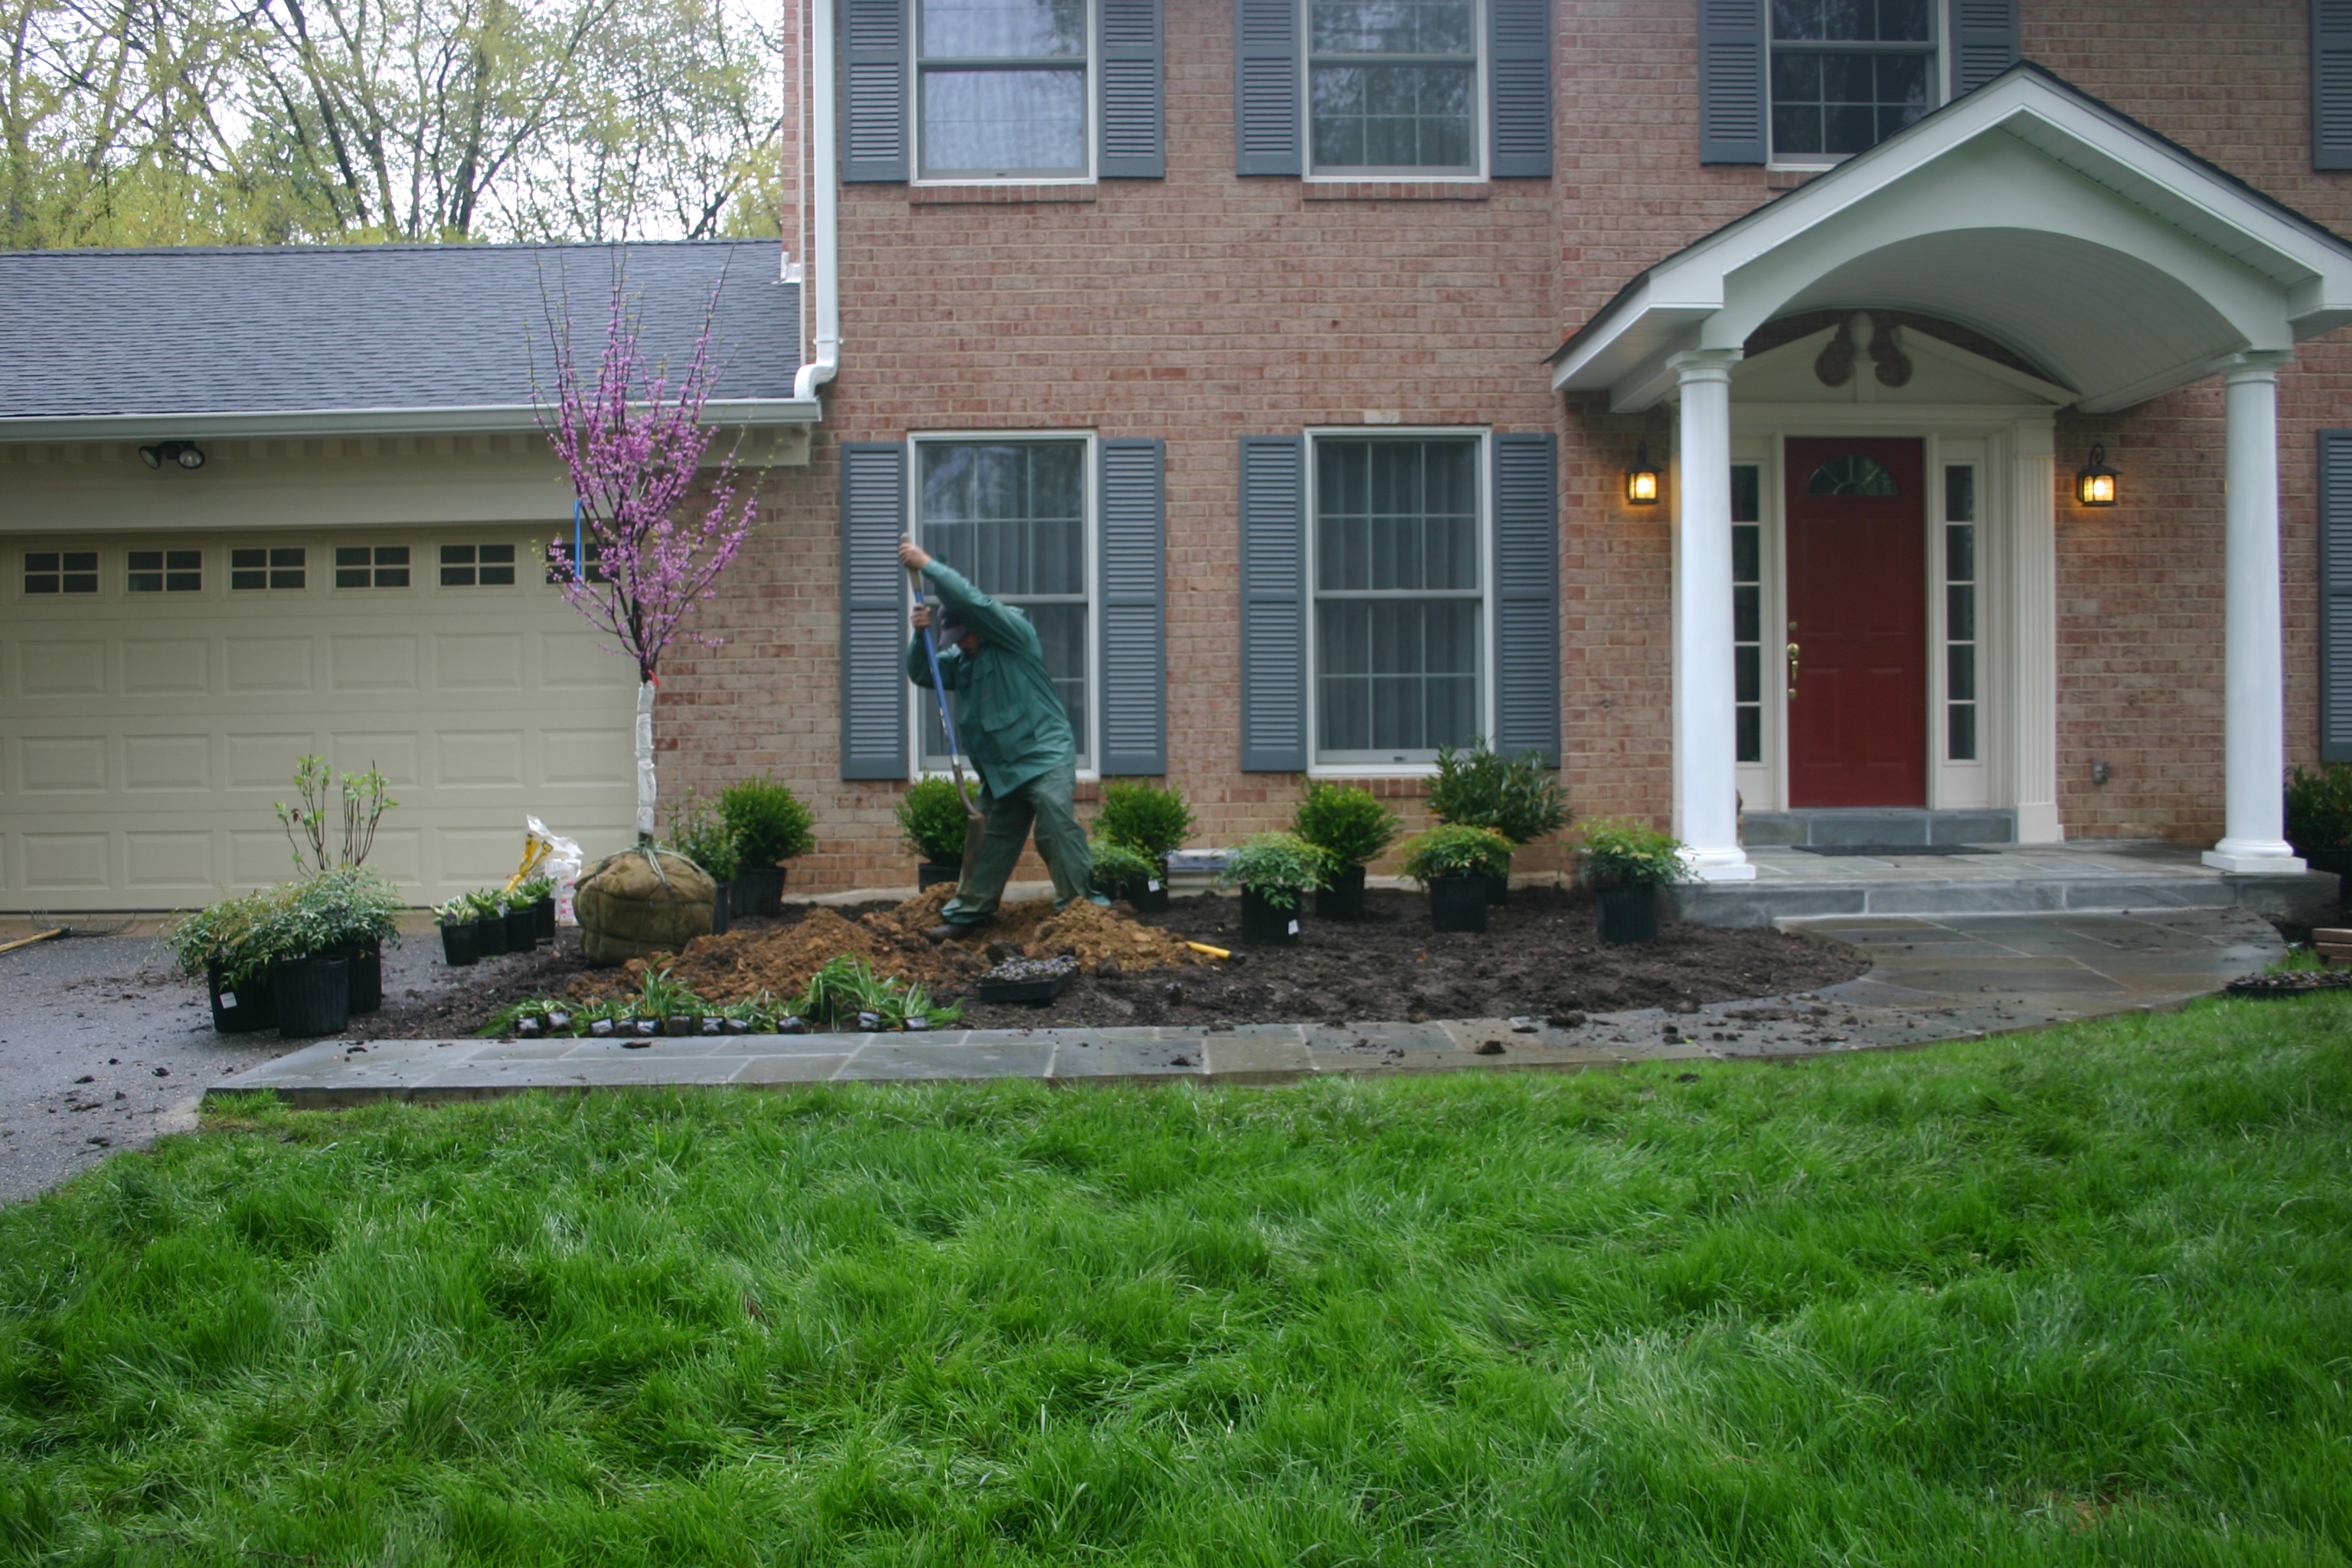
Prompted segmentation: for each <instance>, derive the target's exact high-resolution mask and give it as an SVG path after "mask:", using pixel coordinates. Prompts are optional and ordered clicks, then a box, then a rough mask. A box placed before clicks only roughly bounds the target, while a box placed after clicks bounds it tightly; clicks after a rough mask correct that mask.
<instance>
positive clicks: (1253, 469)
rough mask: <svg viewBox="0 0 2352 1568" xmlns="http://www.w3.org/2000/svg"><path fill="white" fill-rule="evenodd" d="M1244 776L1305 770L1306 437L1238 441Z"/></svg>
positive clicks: (1268, 437)
mask: <svg viewBox="0 0 2352 1568" xmlns="http://www.w3.org/2000/svg"><path fill="white" fill-rule="evenodd" d="M1241 513H1242V540H1241V544H1242V772H1244V773H1300V772H1303V771H1305V769H1306V767H1307V438H1306V437H1303V436H1244V437H1242V504H1241Z"/></svg>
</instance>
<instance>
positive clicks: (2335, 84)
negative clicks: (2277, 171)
mask: <svg viewBox="0 0 2352 1568" xmlns="http://www.w3.org/2000/svg"><path fill="white" fill-rule="evenodd" d="M2311 166H2312V167H2313V168H2315V169H2352V0H2311Z"/></svg>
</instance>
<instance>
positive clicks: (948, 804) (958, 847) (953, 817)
mask: <svg viewBox="0 0 2352 1568" xmlns="http://www.w3.org/2000/svg"><path fill="white" fill-rule="evenodd" d="M898 828H899V831H900V832H901V833H902V834H903V835H904V836H905V837H906V840H907V847H908V848H910V849H912V850H913V851H914V852H915V853H916V854H918V855H919V856H921V857H922V858H923V863H922V864H921V865H920V866H919V867H917V868H916V870H915V886H916V887H917V888H919V889H920V888H932V887H937V886H938V885H939V884H940V883H941V882H952V881H954V880H955V879H957V878H959V877H961V876H962V875H963V840H964V835H965V834H966V833H967V832H968V831H970V829H971V817H970V816H968V815H967V814H966V813H965V811H964V809H963V797H962V796H961V795H958V794H956V786H955V781H954V780H952V779H940V778H930V779H918V780H916V781H915V784H914V785H913V786H912V787H911V788H909V789H908V791H907V793H906V794H905V795H900V796H899V797H898Z"/></svg>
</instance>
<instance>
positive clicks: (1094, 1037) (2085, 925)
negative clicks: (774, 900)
mask: <svg viewBox="0 0 2352 1568" xmlns="http://www.w3.org/2000/svg"><path fill="white" fill-rule="evenodd" d="M1788 923H1789V924H1790V927H1791V929H1796V930H1801V931H1808V932H1811V933H1813V934H1816V935H1820V936H1824V937H1828V938H1831V939H1832V940H1835V941H1839V942H1851V943H1853V945H1855V946H1857V947H1859V948H1861V949H1863V950H1864V952H1867V953H1868V954H1869V955H1870V956H1871V959H1872V961H1873V967H1872V969H1871V972H1870V973H1868V974H1866V975H1864V976H1863V977H1862V978H1861V979H1858V980H1853V981H1849V982H1847V983H1846V984H1843V985H1833V986H1830V987H1828V988H1826V989H1824V990H1822V991H1818V992H1808V993H1806V994H1801V995H1796V996H1773V997H1764V998H1760V999H1758V1000H1754V1001H1745V1002H1721V1003H1716V1004H1713V1005H1708V1006H1705V1007H1698V1008H1694V1009H1692V1010H1691V1011H1689V1012H1668V1011H1666V1010H1664V1009H1662V1008H1656V1007H1647V1008H1641V1009H1637V1010H1633V1011H1629V1012H1622V1013H1601V1014H1593V1015H1591V1016H1582V1015H1577V1014H1570V1015H1568V1016H1564V1017H1561V1018H1557V1019H1547V1018H1466V1019H1452V1020H1447V1021H1444V1022H1435V1023H1428V1024H1400V1023H1388V1022H1365V1023H1360V1024H1349V1025H1344V1026H1342V1025H1332V1024H1256V1025H1250V1026H1244V1027H1242V1028H1237V1029H1229V1030H1214V1031H1204V1030H1202V1028H1200V1027H1198V1026H1193V1027H1189V1028H1188V1027H1172V1026H1171V1027H1161V1028H1152V1027H1144V1026H1126V1027H1119V1028H1107V1029H1044V1028H1041V1029H994V1030H990V1029H972V1030H961V1031H960V1030H941V1031H940V1032H938V1033H936V1034H933V1035H930V1036H928V1037H927V1036H922V1035H801V1036H787V1035H768V1036H757V1035H754V1036H737V1037H727V1038H719V1039H711V1038H704V1037H694V1038H688V1039H655V1040H649V1041H646V1042H645V1043H644V1044H643V1045H642V1047H631V1046H628V1045H626V1044H625V1043H624V1042H622V1041H619V1040H480V1039H468V1040H376V1041H371V1042H369V1043H367V1044H366V1045H363V1046H362V1045H355V1044H352V1043H350V1042H345V1041H334V1040H328V1041H321V1042H320V1043H319V1044H317V1045H313V1046H310V1047H306V1048H304V1049H302V1050H299V1051H296V1052H294V1053H293V1054H291V1055H289V1056H285V1057H280V1058H277V1059H276V1060H274V1061H268V1062H262V1063H258V1064H256V1065H253V1066H249V1067H247V1068H243V1069H242V1070H239V1071H237V1072H236V1073H233V1074H231V1075H230V1076H228V1077H226V1078H224V1079H220V1080H219V1081H218V1082H216V1083H215V1084H213V1085H212V1087H211V1089H209V1090H208V1091H207V1092H208V1093H209V1094H211V1095H215V1096H217V1095H223V1094H235V1093H249V1092H253V1091H256V1090H264V1089H266V1090H269V1091H271V1092H274V1093H275V1094H277V1095H278V1096H279V1097H280V1098H281V1099H283V1100H287V1101H289V1102H290V1103H293V1104H296V1105H302V1106H312V1107H320V1108H326V1107H333V1106H346V1105H356V1104H361V1103H363V1102H365V1101H369V1100H425V1101H431V1100H475V1099H483V1098H488V1097H490V1096H494V1095H500V1094H515V1093H520V1092H523V1091H525V1090H529V1089H562V1090H571V1091H580V1090H586V1089H599V1088H625V1087H649V1086H654V1085H689V1084H692V1085H721V1084H724V1085H733V1086H738V1087H744V1088H763V1089H783V1088H793V1087H802V1086H807V1085H812V1084H819V1083H908V1082H925V1081H928V1082H940V1081H954V1082H973V1081H984V1080H990V1079H1034V1080H1036V1081H1039V1082H1043V1083H1052V1084H1068V1085H1079V1084H1107V1083H1157V1082H1168V1081H1172V1080H1181V1081H1187V1082H1196V1083H1240V1084H1265V1083H1286V1082H1292V1081H1295V1080H1297V1079H1305V1078H1317V1077H1324V1076H1333V1075H1338V1076H1348V1075H1365V1074H1397V1073H1435V1072H1455V1071H1493V1070H1518V1071H1540V1072H1581V1071H1587V1070H1591V1069H1607V1068H1615V1067H1619V1066H1622V1064H1624V1063H1626V1062H1631V1061H1657V1060H1685V1059H1707V1058H1714V1059H1721V1060H1733V1059H1752V1058H1786V1057H1806V1056H1816V1055H1820V1054H1822V1053H1825V1052H1830V1051H1851V1050H1868V1049H1883V1048H1890V1047H1906V1046H1917V1045H1925V1044H1927V1043H1929V1042H1931V1041H1935V1040H1944V1039H1957V1038H1967V1037H1977V1036H1982V1035H1987V1034H1998V1033H2002V1032H2006V1031H2011V1030H2017V1029H2030V1028H2037V1027H2041V1026H2045V1025H2049V1024H2056V1023H2063V1022H2066V1021H2069V1020H2072V1019H2077V1018H2085V1017H2091V1016H2096V1015H2099V1014H2103V1013H2116V1012H2126V1011H2131V1010H2135V1009H2146V1008H2151V1007H2158V1006H2168V1005H2174V1004H2177V1003H2179V1002H2182V1001H2186V1000H2187V999H2189V997H2192V996H2197V995H2200V994H2205V993H2207V992H2210V991H2213V990H2216V989H2219V988H2220V986H2221V984H2223V983H2224V982H2226V981H2228V980H2230V979H2231V978H2232V977H2233V976H2236V975H2239V974H2243V973H2248V972H2250V971H2252V970H2257V969H2260V968H2262V967H2263V965H2264V964H2267V963H2273V962H2274V961H2276V960H2277V959H2278V957H2279V956H2280V955H2281V954H2282V953H2283V952H2284V944H2282V943H2281V942H2280V941H2279V939H2278V935H2277V933H2276V932H2275V931H2273V930H2272V929H2271V927H2270V926H2269V925H2268V924H2267V923H2265V922H2264V921H2261V920H2259V919H2257V918H2255V917H2254V916H2252V915H2251V914H2248V913H2246V912H2245V911H2243V910H2235V909H2228V910H2179V909H2167V910H2151V911H2148V912H2147V913H2145V914H2128V915H2127V914H2120V913H2095V914H2086V913H2074V914H2066V913H2050V914H2038V915H2037V914H2013V915H1983V914H1969V915H1938V916H1933V917H1930V916H1899V915H1885V914H1875V915H1853V916H1843V917H1832V918H1829V919H1824V920H1813V921H1792V922H1788Z"/></svg>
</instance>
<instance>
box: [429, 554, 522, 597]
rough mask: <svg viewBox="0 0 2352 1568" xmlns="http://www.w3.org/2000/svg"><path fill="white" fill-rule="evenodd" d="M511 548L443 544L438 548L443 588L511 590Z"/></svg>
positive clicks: (513, 565)
mask: <svg viewBox="0 0 2352 1568" xmlns="http://www.w3.org/2000/svg"><path fill="white" fill-rule="evenodd" d="M514 573H515V547H514V546H513V545H511V544H445V545H443V546H442V547H441V585H442V586H443V587H444V588H511V587H513V586H514V580H515V575H514Z"/></svg>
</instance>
